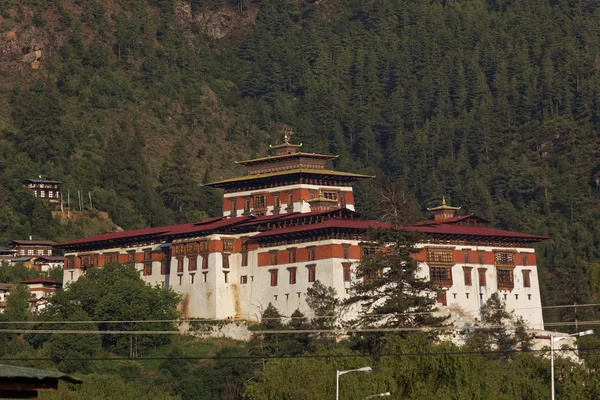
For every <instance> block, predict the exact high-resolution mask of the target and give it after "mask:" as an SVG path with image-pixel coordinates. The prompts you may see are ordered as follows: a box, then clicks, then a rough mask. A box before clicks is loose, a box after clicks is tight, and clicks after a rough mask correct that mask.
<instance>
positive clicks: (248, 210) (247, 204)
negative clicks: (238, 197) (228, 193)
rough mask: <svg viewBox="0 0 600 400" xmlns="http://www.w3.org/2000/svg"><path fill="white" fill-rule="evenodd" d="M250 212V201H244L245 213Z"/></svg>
mask: <svg viewBox="0 0 600 400" xmlns="http://www.w3.org/2000/svg"><path fill="white" fill-rule="evenodd" d="M249 212H250V199H248V198H246V199H244V213H246V214H248V213H249Z"/></svg>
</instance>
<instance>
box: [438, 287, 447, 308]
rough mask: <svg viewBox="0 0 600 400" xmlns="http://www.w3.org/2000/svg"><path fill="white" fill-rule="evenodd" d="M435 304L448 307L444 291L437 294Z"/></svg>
mask: <svg viewBox="0 0 600 400" xmlns="http://www.w3.org/2000/svg"><path fill="white" fill-rule="evenodd" d="M437 302H438V303H440V304H441V305H443V306H447V305H448V300H447V299H446V291H445V290H440V291H438V292H437Z"/></svg>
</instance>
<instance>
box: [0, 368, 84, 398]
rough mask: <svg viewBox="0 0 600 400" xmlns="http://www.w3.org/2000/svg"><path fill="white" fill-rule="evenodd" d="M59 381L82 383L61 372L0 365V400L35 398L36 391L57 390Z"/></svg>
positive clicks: (36, 395)
mask: <svg viewBox="0 0 600 400" xmlns="http://www.w3.org/2000/svg"><path fill="white" fill-rule="evenodd" d="M59 379H62V380H63V381H66V382H70V383H83V381H82V380H81V379H77V378H74V377H72V376H70V375H67V374H63V373H62V372H56V371H46V370H43V369H37V368H26V367H17V366H14V365H6V364H0V398H3V399H8V398H17V399H32V398H37V397H38V391H54V390H57V389H58V380H59Z"/></svg>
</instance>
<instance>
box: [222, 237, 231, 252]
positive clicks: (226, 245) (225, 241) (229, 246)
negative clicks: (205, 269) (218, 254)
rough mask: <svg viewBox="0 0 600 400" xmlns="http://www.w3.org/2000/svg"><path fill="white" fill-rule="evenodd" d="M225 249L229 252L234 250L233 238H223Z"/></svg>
mask: <svg viewBox="0 0 600 400" xmlns="http://www.w3.org/2000/svg"><path fill="white" fill-rule="evenodd" d="M223 251H228V252H232V251H233V240H232V239H225V240H223Z"/></svg>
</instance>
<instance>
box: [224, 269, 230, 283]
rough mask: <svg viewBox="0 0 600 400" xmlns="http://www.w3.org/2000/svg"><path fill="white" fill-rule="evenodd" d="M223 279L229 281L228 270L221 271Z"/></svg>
mask: <svg viewBox="0 0 600 400" xmlns="http://www.w3.org/2000/svg"><path fill="white" fill-rule="evenodd" d="M223 281H224V282H225V283H229V271H223Z"/></svg>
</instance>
